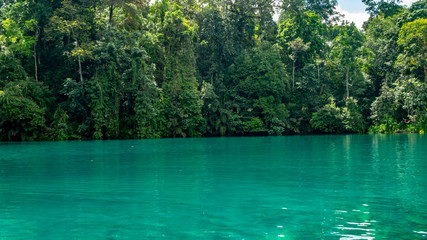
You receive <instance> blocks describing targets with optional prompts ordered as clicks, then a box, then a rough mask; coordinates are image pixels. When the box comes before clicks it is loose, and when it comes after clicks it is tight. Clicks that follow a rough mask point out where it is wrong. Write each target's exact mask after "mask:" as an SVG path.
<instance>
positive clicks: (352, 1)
mask: <svg viewBox="0 0 427 240" xmlns="http://www.w3.org/2000/svg"><path fill="white" fill-rule="evenodd" d="M416 1H417V0H403V1H402V4H403V5H406V6H411V4H412V3H414V2H416ZM365 8H366V6H365V4H363V3H362V1H361V0H338V6H337V11H338V12H339V13H341V14H344V16H345V18H346V19H347V20H348V21H350V22H354V23H355V24H356V26H357V27H358V28H359V29H361V28H362V25H363V23H364V22H365V21H366V20H368V19H369V14H367V13H366V12H365Z"/></svg>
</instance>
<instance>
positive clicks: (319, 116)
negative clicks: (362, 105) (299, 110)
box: [310, 97, 366, 133]
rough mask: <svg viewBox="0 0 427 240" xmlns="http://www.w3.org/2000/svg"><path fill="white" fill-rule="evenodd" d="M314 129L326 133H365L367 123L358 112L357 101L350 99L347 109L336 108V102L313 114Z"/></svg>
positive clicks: (331, 100) (332, 100)
mask: <svg viewBox="0 0 427 240" xmlns="http://www.w3.org/2000/svg"><path fill="white" fill-rule="evenodd" d="M310 123H311V125H312V127H313V128H314V129H316V130H319V131H321V132H324V133H345V132H352V133H363V132H365V131H366V121H365V119H364V117H363V116H362V114H361V113H360V112H359V111H358V105H357V100H355V99H353V98H351V97H350V98H348V99H347V100H346V106H345V107H338V106H336V103H335V100H334V99H333V98H331V99H330V103H328V104H326V105H324V106H323V107H322V108H320V109H319V110H318V111H317V112H315V113H313V117H312V118H311V121H310Z"/></svg>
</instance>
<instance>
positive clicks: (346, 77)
mask: <svg viewBox="0 0 427 240" xmlns="http://www.w3.org/2000/svg"><path fill="white" fill-rule="evenodd" d="M349 72H350V66H347V72H346V74H345V90H346V92H347V98H349V97H350V91H349V89H348V87H349V85H350V84H349V82H348V73H349Z"/></svg>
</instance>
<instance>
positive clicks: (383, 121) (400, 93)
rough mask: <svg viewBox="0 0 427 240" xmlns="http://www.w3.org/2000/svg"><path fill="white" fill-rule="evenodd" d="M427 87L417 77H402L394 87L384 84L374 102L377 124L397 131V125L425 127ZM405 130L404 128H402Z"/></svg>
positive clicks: (374, 116)
mask: <svg viewBox="0 0 427 240" xmlns="http://www.w3.org/2000/svg"><path fill="white" fill-rule="evenodd" d="M426 92H427V87H426V85H425V83H422V82H419V81H418V80H416V79H413V78H409V79H405V78H403V79H400V80H399V81H397V82H396V83H394V84H393V87H392V88H390V87H387V86H384V87H383V89H382V91H381V95H380V96H379V97H377V98H376V100H375V101H374V102H373V103H372V108H371V110H372V116H371V118H372V119H373V120H374V123H375V124H376V125H377V126H381V125H385V127H386V128H385V130H384V131H386V132H389V131H392V130H393V131H395V130H397V129H396V127H395V126H396V125H403V126H405V127H403V128H406V126H408V125H411V124H412V125H415V126H418V127H417V130H422V129H424V128H425V125H424V124H425V120H424V119H425V114H426V112H427V109H426V106H427V94H426ZM401 130H404V129H401Z"/></svg>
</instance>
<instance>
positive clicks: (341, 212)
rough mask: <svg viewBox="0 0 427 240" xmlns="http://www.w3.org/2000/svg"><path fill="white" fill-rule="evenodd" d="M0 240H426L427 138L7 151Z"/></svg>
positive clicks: (100, 144) (172, 142) (0, 178)
mask: <svg viewBox="0 0 427 240" xmlns="http://www.w3.org/2000/svg"><path fill="white" fill-rule="evenodd" d="M0 239H8V240H9V239H43V240H45V239H215V240H217V239H427V136H426V135H417V134H402V135H347V136H289V137H259V138H208V139H204V138H202V139H161V140H129V141H71V142H40V143H39V142H32V143H0Z"/></svg>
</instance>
